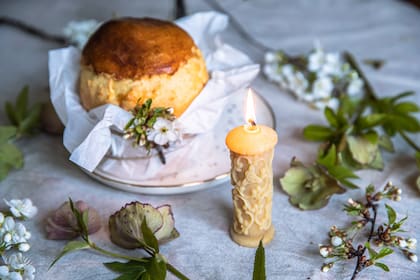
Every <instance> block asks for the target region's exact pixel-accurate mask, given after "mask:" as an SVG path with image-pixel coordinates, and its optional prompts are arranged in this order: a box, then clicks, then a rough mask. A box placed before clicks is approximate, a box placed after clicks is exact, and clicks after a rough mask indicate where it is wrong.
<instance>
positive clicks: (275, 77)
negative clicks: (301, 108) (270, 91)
mask: <svg viewBox="0 0 420 280" xmlns="http://www.w3.org/2000/svg"><path fill="white" fill-rule="evenodd" d="M263 71H264V74H265V75H266V76H267V78H268V79H269V80H271V81H273V82H277V83H279V84H280V85H281V86H284V85H285V83H284V79H283V76H282V75H281V74H280V73H279V72H278V71H277V65H276V64H273V63H270V64H266V65H264V68H263Z"/></svg>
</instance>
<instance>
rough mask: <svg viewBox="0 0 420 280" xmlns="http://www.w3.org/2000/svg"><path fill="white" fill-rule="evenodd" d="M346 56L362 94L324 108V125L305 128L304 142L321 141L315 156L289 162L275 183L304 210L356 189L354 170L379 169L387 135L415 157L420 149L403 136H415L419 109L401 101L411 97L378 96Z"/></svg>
mask: <svg viewBox="0 0 420 280" xmlns="http://www.w3.org/2000/svg"><path fill="white" fill-rule="evenodd" d="M345 58H346V60H347V62H348V63H349V64H350V65H351V66H352V68H353V69H355V70H356V71H357V73H358V75H359V76H360V77H361V78H362V79H363V82H364V85H365V92H366V94H365V95H364V97H363V98H361V99H354V98H350V97H348V96H346V95H340V99H339V106H338V109H337V110H333V109H331V108H329V107H326V108H325V110H324V116H325V119H326V121H327V124H326V125H319V124H312V125H308V126H307V127H305V128H304V130H303V136H304V138H305V139H306V140H309V141H317V142H322V144H321V145H320V147H319V153H318V157H317V159H316V161H315V162H314V163H313V164H311V165H309V166H305V165H303V164H301V163H299V164H298V166H297V163H296V161H295V160H292V163H291V166H290V169H289V170H287V171H286V173H285V175H284V177H283V178H281V179H280V183H281V186H282V188H283V189H284V191H285V192H286V193H287V194H288V195H289V196H290V202H291V203H292V204H293V205H296V206H298V207H299V208H301V209H303V210H312V209H318V208H321V207H323V206H325V205H326V204H327V203H328V198H329V197H330V196H331V195H333V194H335V193H342V192H344V191H345V187H349V188H354V187H356V186H355V185H354V183H352V182H351V181H350V180H351V179H356V178H358V176H357V175H356V174H355V173H354V171H355V170H360V169H376V170H382V169H383V168H384V162H383V157H382V151H386V152H394V145H393V143H392V137H394V136H395V135H397V134H399V135H400V136H401V137H402V138H403V139H404V140H406V142H407V143H408V144H409V145H410V146H411V147H412V148H413V149H414V150H416V151H417V153H420V147H419V146H417V144H416V143H414V142H413V141H412V140H411V139H410V138H409V137H408V135H407V133H419V132H420V122H419V120H418V119H417V118H416V117H415V115H414V114H415V113H418V112H420V108H419V106H418V105H417V104H415V103H414V102H409V101H405V99H404V98H406V97H408V96H411V95H412V94H414V93H413V92H404V93H401V94H398V95H396V96H392V97H385V98H377V97H376V94H375V93H374V90H373V88H372V86H371V85H370V83H369V81H368V80H367V79H366V77H365V75H364V74H363V72H362V71H361V70H360V67H359V66H358V65H357V63H356V61H355V59H354V58H353V56H352V55H351V54H349V53H345ZM419 166H420V164H419ZM417 184H418V185H419V184H420V179H419V180H418V182H417ZM331 186H333V187H331Z"/></svg>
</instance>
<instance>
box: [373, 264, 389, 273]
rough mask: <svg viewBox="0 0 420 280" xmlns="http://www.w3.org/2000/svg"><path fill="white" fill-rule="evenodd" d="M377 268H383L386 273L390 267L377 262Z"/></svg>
mask: <svg viewBox="0 0 420 280" xmlns="http://www.w3.org/2000/svg"><path fill="white" fill-rule="evenodd" d="M375 266H377V267H379V268H382V269H383V270H384V271H386V272H389V267H388V266H387V265H386V264H384V263H380V262H376V263H375Z"/></svg>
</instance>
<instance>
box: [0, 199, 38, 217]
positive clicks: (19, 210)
mask: <svg viewBox="0 0 420 280" xmlns="http://www.w3.org/2000/svg"><path fill="white" fill-rule="evenodd" d="M4 202H5V203H6V204H7V205H8V206H9V207H10V209H9V210H10V212H12V214H13V216H15V217H16V218H25V219H28V218H32V217H33V216H35V215H36V213H37V212H38V209H37V208H36V207H35V206H34V205H33V204H32V201H31V200H30V199H29V198H25V199H23V200H20V199H12V200H10V201H7V200H4Z"/></svg>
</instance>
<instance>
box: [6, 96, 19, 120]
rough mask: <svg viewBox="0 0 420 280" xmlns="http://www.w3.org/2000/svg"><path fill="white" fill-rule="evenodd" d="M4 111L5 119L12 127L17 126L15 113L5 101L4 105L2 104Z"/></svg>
mask: <svg viewBox="0 0 420 280" xmlns="http://www.w3.org/2000/svg"><path fill="white" fill-rule="evenodd" d="M4 109H5V111H6V114H7V117H8V118H9V121H10V122H11V123H12V124H13V125H18V124H19V122H18V118H17V115H16V112H15V109H14V108H13V105H12V103H10V102H8V101H6V103H5V104H4Z"/></svg>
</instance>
